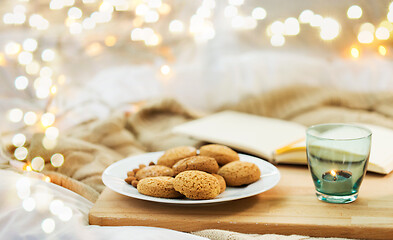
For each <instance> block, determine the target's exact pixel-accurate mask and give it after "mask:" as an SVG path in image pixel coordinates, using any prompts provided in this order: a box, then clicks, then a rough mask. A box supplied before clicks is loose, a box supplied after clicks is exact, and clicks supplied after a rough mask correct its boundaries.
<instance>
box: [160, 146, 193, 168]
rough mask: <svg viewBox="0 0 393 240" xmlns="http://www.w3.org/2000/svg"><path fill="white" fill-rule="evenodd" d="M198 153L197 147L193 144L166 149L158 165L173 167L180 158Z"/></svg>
mask: <svg viewBox="0 0 393 240" xmlns="http://www.w3.org/2000/svg"><path fill="white" fill-rule="evenodd" d="M196 155H197V151H196V148H194V147H191V146H182V147H175V148H171V149H168V150H166V151H165V152H164V154H163V155H162V156H161V157H160V158H159V159H158V161H157V165H163V166H167V167H172V166H173V165H174V164H175V163H177V162H178V161H179V160H181V159H183V158H187V157H192V156H196Z"/></svg>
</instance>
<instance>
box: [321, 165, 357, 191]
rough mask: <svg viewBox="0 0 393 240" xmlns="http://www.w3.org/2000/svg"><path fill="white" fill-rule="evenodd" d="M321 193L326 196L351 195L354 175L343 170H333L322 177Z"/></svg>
mask: <svg viewBox="0 0 393 240" xmlns="http://www.w3.org/2000/svg"><path fill="white" fill-rule="evenodd" d="M321 191H322V192H323V193H325V194H331V195H336V194H337V195H342V194H351V191H352V173H351V172H349V171H343V170H331V171H330V172H325V173H324V174H323V175H322V182H321Z"/></svg>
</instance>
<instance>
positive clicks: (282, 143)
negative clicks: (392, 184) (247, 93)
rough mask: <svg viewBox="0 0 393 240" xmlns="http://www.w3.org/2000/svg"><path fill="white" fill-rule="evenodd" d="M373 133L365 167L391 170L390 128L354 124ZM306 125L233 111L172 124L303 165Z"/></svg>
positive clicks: (191, 133) (254, 152)
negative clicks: (368, 157) (367, 162)
mask: <svg viewBox="0 0 393 240" xmlns="http://www.w3.org/2000/svg"><path fill="white" fill-rule="evenodd" d="M358 125H362V126H364V127H367V128H368V129H370V130H371V132H372V133H373V136H372V144H371V153H370V159H369V164H368V170H369V171H372V172H377V173H381V174H388V173H390V172H391V171H392V170H393V130H391V129H388V128H384V127H379V126H375V125H370V124H358ZM306 128H307V127H305V126H303V125H301V124H297V123H294V122H289V121H284V120H279V119H275V118H267V117H261V116H256V115H251V114H245V113H240V112H234V111H224V112H220V113H216V114H213V115H210V116H207V117H205V118H201V119H197V120H194V121H191V122H188V123H184V124H182V125H179V126H176V127H175V128H174V129H173V131H174V132H175V133H179V134H184V135H188V136H191V137H193V138H196V139H200V140H203V141H207V142H212V143H219V144H223V145H227V146H229V147H232V148H234V149H237V150H239V151H243V152H246V153H249V154H252V155H255V156H259V157H261V158H263V159H266V160H268V161H270V162H273V163H288V164H307V154H306V143H305V136H306Z"/></svg>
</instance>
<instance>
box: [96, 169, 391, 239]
mask: <svg viewBox="0 0 393 240" xmlns="http://www.w3.org/2000/svg"><path fill="white" fill-rule="evenodd" d="M278 169H279V170H280V172H281V180H280V182H279V184H278V185H277V186H275V187H274V188H273V189H271V190H269V191H267V192H264V193H261V194H259V195H257V196H254V197H249V198H246V199H241V200H236V201H230V202H225V203H219V204H211V205H193V206H190V205H188V206H184V205H173V204H165V203H156V202H148V201H144V200H138V199H134V198H130V197H127V196H123V195H120V194H118V193H116V192H113V191H112V190H110V189H109V188H106V189H105V190H104V191H103V193H102V194H101V196H100V197H99V199H98V200H97V202H96V203H95V205H94V206H93V208H92V209H91V210H90V213H89V221H90V224H92V225H102V226H125V225H133V226H152V227H162V228H168V229H173V230H178V231H183V232H192V231H198V230H203V229H223V230H230V231H235V232H242V233H258V234H267V233H276V234H284V235H290V234H298V235H307V236H314V237H345V238H370V239H393V174H389V175H386V176H384V175H377V174H373V173H368V174H367V175H366V178H365V179H364V181H363V183H362V186H361V188H360V194H359V198H358V199H357V200H356V201H355V202H353V203H349V204H331V203H325V202H321V201H319V200H318V199H317V198H316V196H315V193H314V185H313V182H312V180H311V175H310V173H309V171H308V169H307V167H304V166H279V167H278Z"/></svg>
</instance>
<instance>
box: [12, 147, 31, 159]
mask: <svg viewBox="0 0 393 240" xmlns="http://www.w3.org/2000/svg"><path fill="white" fill-rule="evenodd" d="M28 153H29V151H28V150H27V148H25V147H18V148H17V149H15V152H14V156H15V158H16V159H17V160H20V161H22V160H25V159H26V157H27V154H28Z"/></svg>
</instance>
